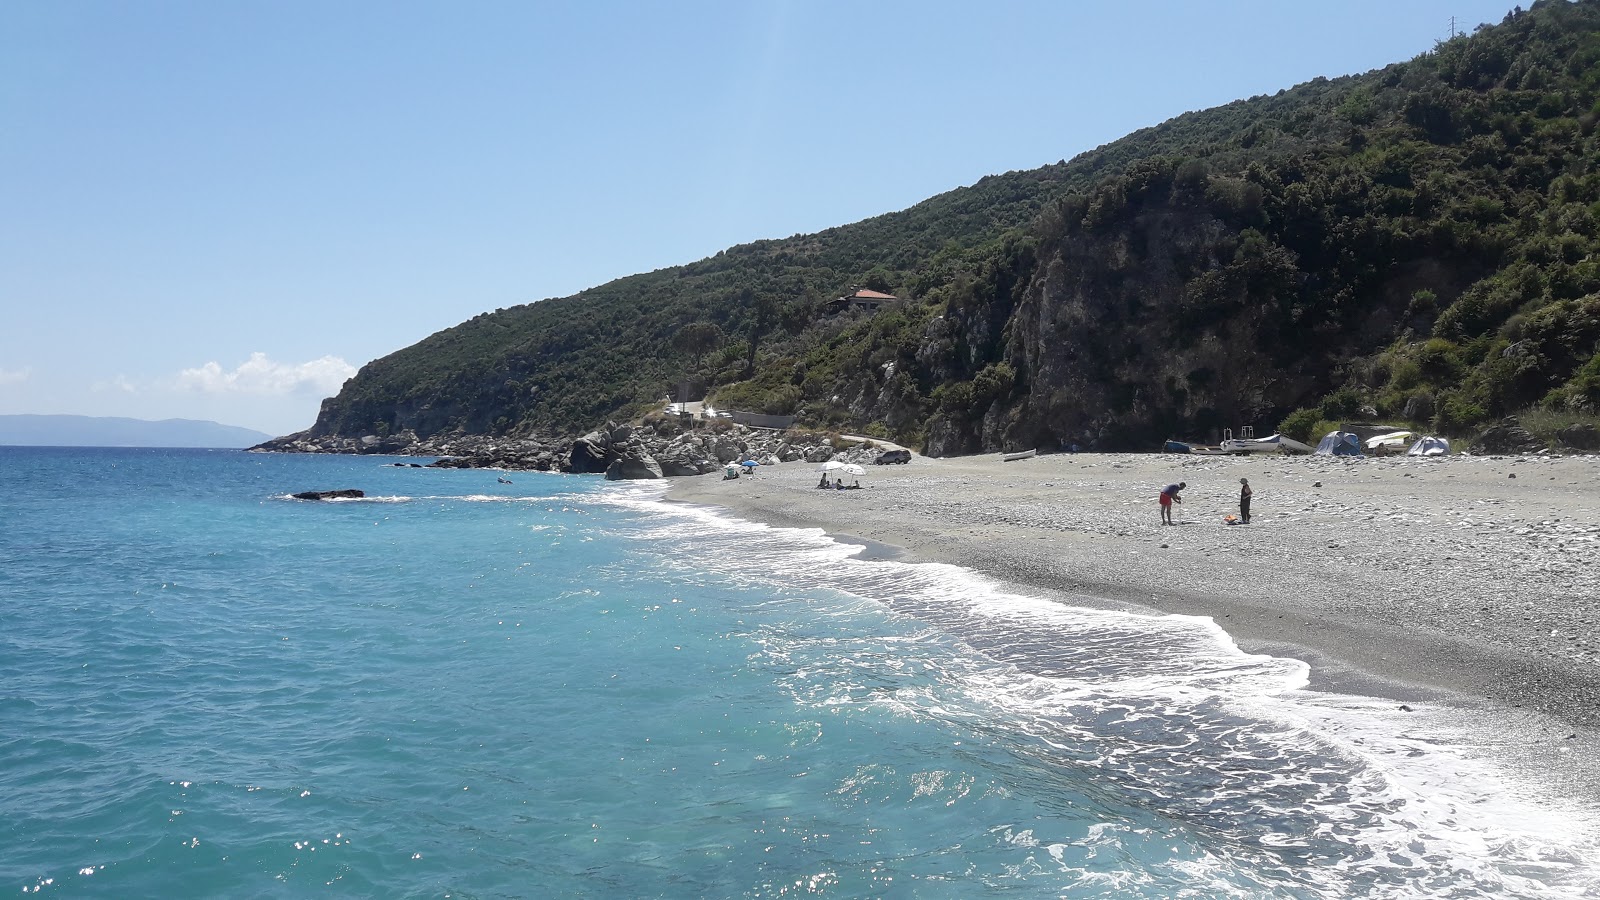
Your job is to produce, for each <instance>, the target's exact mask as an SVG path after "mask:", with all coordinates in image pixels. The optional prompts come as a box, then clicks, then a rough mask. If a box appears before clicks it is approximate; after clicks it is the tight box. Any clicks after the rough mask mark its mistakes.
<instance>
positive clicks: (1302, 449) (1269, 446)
mask: <svg viewBox="0 0 1600 900" xmlns="http://www.w3.org/2000/svg"><path fill="white" fill-rule="evenodd" d="M1315 449H1316V448H1315V447H1313V446H1311V445H1310V444H1302V443H1300V442H1299V441H1297V440H1295V439H1294V438H1291V437H1284V436H1283V435H1281V434H1274V435H1271V436H1269V437H1264V438H1235V439H1234V440H1231V441H1223V442H1222V450H1223V452H1225V453H1233V454H1238V455H1243V456H1248V455H1250V454H1252V453H1311V452H1312V451H1314V450H1315Z"/></svg>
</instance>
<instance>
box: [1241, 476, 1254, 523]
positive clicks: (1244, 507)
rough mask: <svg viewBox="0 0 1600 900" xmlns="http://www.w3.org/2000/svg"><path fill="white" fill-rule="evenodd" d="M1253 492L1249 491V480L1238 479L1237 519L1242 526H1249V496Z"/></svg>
mask: <svg viewBox="0 0 1600 900" xmlns="http://www.w3.org/2000/svg"><path fill="white" fill-rule="evenodd" d="M1254 493H1255V492H1254V491H1252V490H1250V479H1248V478H1241V479H1239V519H1240V521H1242V522H1244V524H1246V525H1249V524H1250V495H1251V494H1254Z"/></svg>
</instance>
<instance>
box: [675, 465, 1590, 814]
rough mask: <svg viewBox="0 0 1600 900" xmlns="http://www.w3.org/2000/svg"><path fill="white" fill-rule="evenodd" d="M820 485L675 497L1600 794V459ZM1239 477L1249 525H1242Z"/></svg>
mask: <svg viewBox="0 0 1600 900" xmlns="http://www.w3.org/2000/svg"><path fill="white" fill-rule="evenodd" d="M817 469H818V466H816V465H815V464H806V463H787V464H782V465H776V466H764V467H762V468H761V469H760V474H759V475H757V476H755V477H753V478H740V479H736V480H726V481H725V480H722V479H721V477H720V476H718V475H706V476H699V477H693V478H677V479H672V480H671V484H670V487H669V491H668V497H669V499H672V500H675V501H682V502H688V503H696V504H704V505H710V506H717V507H722V508H724V509H726V510H728V511H729V512H730V513H731V514H733V515H735V516H737V517H739V518H742V519H747V520H751V521H758V522H765V523H768V524H771V525H776V526H788V527H802V528H820V529H822V530H823V531H825V532H827V533H828V534H830V535H832V536H834V537H835V538H836V539H839V540H843V541H854V542H859V543H863V544H866V545H867V550H866V551H864V552H867V553H878V554H892V555H896V556H898V557H900V558H902V559H906V560H907V561H929V562H945V563H953V564H956V565H960V566H964V567H967V568H971V569H974V570H976V571H978V572H981V573H984V574H986V575H989V576H991V577H993V578H995V579H998V580H1000V581H1002V582H1005V583H1007V584H1010V585H1014V586H1017V587H1020V588H1025V589H1028V590H1032V591H1035V592H1038V593H1041V594H1044V595H1047V596H1051V597H1053V598H1056V599H1059V600H1061V601H1062V602H1066V603H1072V604H1076V605H1087V606H1100V607H1112V608H1119V609H1124V610H1128V611H1134V612H1143V613H1148V614H1151V615H1161V614H1182V615H1196V616H1208V617H1211V618H1212V619H1214V620H1215V621H1216V622H1217V624H1219V625H1220V626H1221V627H1222V628H1223V629H1224V630H1225V631H1227V632H1228V634H1229V635H1230V636H1231V637H1232V638H1233V639H1234V641H1235V642H1236V643H1237V644H1238V645H1239V647H1240V648H1241V649H1243V650H1245V651H1246V652H1252V653H1270V654H1273V655H1278V656H1291V657H1294V658H1298V659H1302V660H1305V661H1306V662H1308V663H1309V664H1310V666H1311V682H1310V685H1309V688H1310V689H1312V690H1323V691H1330V692H1338V693H1350V694H1361V695H1368V696H1378V697H1387V698H1392V699H1393V700H1394V702H1396V703H1397V704H1402V705H1406V707H1407V708H1408V709H1409V708H1411V707H1412V706H1413V705H1414V706H1417V707H1419V708H1420V707H1421V706H1422V705H1424V704H1426V705H1429V706H1432V707H1447V708H1449V709H1452V710H1455V711H1457V712H1458V713H1460V714H1461V715H1462V716H1464V717H1466V718H1467V719H1469V720H1471V721H1474V722H1476V723H1478V725H1479V726H1480V729H1479V730H1480V731H1482V732H1483V734H1484V741H1485V743H1486V744H1491V745H1493V746H1492V747H1491V748H1490V749H1491V751H1492V752H1494V753H1496V754H1498V755H1500V756H1502V757H1505V758H1507V759H1508V760H1509V761H1510V762H1511V763H1512V764H1514V765H1516V766H1518V767H1520V768H1524V769H1527V770H1530V771H1533V772H1536V773H1539V776H1540V778H1542V779H1544V780H1547V781H1560V782H1561V783H1563V784H1565V785H1568V786H1569V787H1577V788H1579V789H1581V790H1582V792H1583V793H1585V794H1587V795H1589V797H1590V798H1591V799H1592V798H1593V797H1595V796H1597V795H1600V791H1597V790H1596V779H1595V777H1594V776H1593V775H1592V774H1591V773H1592V772H1593V771H1594V770H1595V769H1596V767H1595V766H1594V765H1593V763H1594V762H1596V761H1597V760H1600V728H1597V726H1600V517H1597V516H1596V504H1597V502H1600V456H1594V455H1590V456H1566V457H1547V456H1518V457H1491V456H1484V457H1478V456H1452V457H1447V458H1435V459H1417V458H1408V457H1384V458H1365V459H1342V458H1333V457H1304V456H1302V457H1277V456H1271V457H1262V456H1257V457H1215V456H1184V455H1167V454H1162V455H1154V454H1053V455H1044V456H1037V457H1034V458H1031V459H1025V460H1018V461H1011V462H1007V461H1003V460H1002V458H1001V457H1000V456H999V455H986V456H974V457H959V458H949V459H928V458H924V457H915V458H914V459H913V460H912V462H911V463H909V464H907V465H891V466H867V475H866V476H865V477H863V478H861V479H860V481H861V483H862V485H863V489H862V490H846V491H836V490H822V489H818V488H817V487H816V483H817ZM1241 478H1247V479H1249V482H1250V485H1251V487H1252V489H1253V491H1254V501H1253V509H1252V521H1251V524H1249V525H1242V524H1229V522H1228V521H1227V517H1228V516H1230V515H1233V516H1237V514H1238V494H1239V480H1240V479H1241ZM1179 481H1182V482H1186V483H1187V484H1188V487H1187V488H1186V489H1185V490H1184V491H1183V494H1182V498H1183V502H1182V504H1181V505H1179V506H1177V507H1175V516H1174V518H1175V522H1176V524H1175V525H1173V526H1163V525H1162V524H1161V523H1160V517H1159V507H1158V505H1157V501H1156V496H1157V493H1158V492H1159V491H1160V489H1161V488H1162V487H1163V486H1164V485H1166V484H1169V483H1175V482H1179Z"/></svg>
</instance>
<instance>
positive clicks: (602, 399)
mask: <svg viewBox="0 0 1600 900" xmlns="http://www.w3.org/2000/svg"><path fill="white" fill-rule="evenodd" d="M1597 119H1600V0H1581V2H1576V3H1567V2H1561V0H1546V2H1541V3H1537V4H1534V6H1533V8H1532V9H1531V10H1529V11H1526V12H1521V11H1514V12H1513V13H1512V14H1510V15H1508V16H1507V17H1506V20H1505V21H1504V22H1502V23H1501V24H1499V25H1497V26H1494V27H1491V28H1485V29H1481V30H1480V31H1479V32H1478V33H1476V34H1473V35H1470V36H1463V37H1459V38H1456V39H1453V40H1451V41H1448V42H1445V43H1442V44H1440V45H1439V46H1438V47H1437V48H1435V50H1434V51H1433V52H1430V53H1427V54H1424V55H1423V56H1420V57H1418V58H1417V59H1415V60H1412V61H1410V62H1406V63H1400V64H1396V65H1392V66H1389V67H1387V68H1385V69H1383V70H1380V71H1376V72H1372V73H1368V74H1366V75H1361V76H1354V77H1348V78H1340V79H1334V80H1328V79H1318V80H1315V81H1312V82H1310V83H1307V84H1303V85H1300V86H1298V87H1295V88H1292V89H1289V90H1285V91H1282V92H1279V93H1278V94H1276V95H1274V96H1270V97H1268V96H1264V97H1256V98H1252V99H1249V100H1242V101H1238V102H1235V103H1231V104H1229V105H1227V106H1223V107H1219V108H1216V109H1212V110H1206V111H1203V112H1197V113H1190V114H1187V115H1184V116H1180V117H1178V118H1176V119H1173V120H1171V121H1168V122H1165V123H1163V124H1161V125H1158V126H1156V127H1153V128H1149V129H1145V130H1143V131H1140V132H1136V133H1134V134H1132V135H1129V136H1128V137H1126V138H1123V139H1122V140H1119V141H1116V142H1114V143H1112V144H1108V145H1106V146H1105V147H1102V148H1099V149H1098V150H1095V151H1092V152H1090V153H1086V154H1083V155H1081V156H1079V157H1077V158H1075V159H1073V160H1071V161H1070V162H1065V163H1058V164H1055V165H1050V166H1046V167H1043V168H1041V169H1037V170H1033V171H1029V172H1012V173H1008V174H1005V175H999V176H993V177H989V178H985V179H983V180H981V181H979V182H978V183H977V184H975V185H973V186H971V187H967V188H961V189H958V190H954V191H951V192H949V193H946V194H942V195H940V196H938V197H934V198H932V199H930V200H928V201H926V202H924V203H921V204H918V205H917V206H914V207H912V208H910V209H908V210H904V211H902V212H898V213H891V214H888V215H884V216H879V217H876V218H873V219H869V220H866V221H864V222H859V223H856V224H854V225H848V226H843V227H840V228H834V229H830V230H828V231H824V232H820V233H818V234H814V235H802V236H796V237H792V238H788V239H784V240H771V241H759V242H756V243H753V244H746V245H741V246H738V247H734V248H731V249H729V250H727V251H724V252H723V253H719V254H717V255H716V256H715V257H712V258H710V259H705V260H701V261H699V262H696V263H692V264H689V265H686V266H681V267H676V268H671V269H663V270H661V271H657V272H652V273H649V274H644V275H636V276H632V277H629V278H624V279H620V280H618V281H614V282H611V283H609V284H606V285H602V286H600V287H597V288H594V289H592V290H589V291H584V292H583V293H581V294H579V295H576V296H573V297H567V298H561V299H554V300H546V301H543V302H540V303H535V304H529V305H526V306H521V307H516V308H513V309H507V310H500V311H497V312H495V313H492V314H484V315H481V316H478V317H476V318H474V319H473V320H471V321H469V322H465V323H462V324H461V325H459V326H456V327H455V328H451V329H448V330H446V331H443V332H440V333H438V334H436V335H433V336H431V337H429V338H427V339H425V340H423V341H421V342H420V343H418V344H416V345H414V346H412V347H408V348H406V349H405V350H401V351H399V352H397V353H394V354H391V355H390V356H387V357H385V358H383V359H380V360H377V361H374V362H373V363H371V364H369V365H367V366H366V367H364V368H363V369H362V370H361V372H360V373H359V374H358V375H357V376H356V377H355V378H353V379H351V381H350V382H348V383H347V384H346V386H345V388H344V389H343V390H342V391H341V392H340V394H339V395H338V396H337V397H335V398H332V399H330V400H328V401H326V402H325V404H324V407H323V410H322V414H321V415H320V416H319V418H318V421H317V424H316V426H315V428H314V429H313V434H315V435H344V436H358V435H361V434H373V433H377V434H383V433H388V432H394V431H400V430H405V429H411V430H415V431H416V432H417V433H418V434H419V435H420V436H423V437H427V436H431V435H435V434H439V433H444V432H452V431H460V432H466V433H487V434H513V435H515V434H527V433H531V432H535V431H537V432H540V433H547V434H548V433H575V432H579V431H583V430H586V429H587V428H589V427H591V426H592V425H594V424H595V423H597V422H599V421H601V420H603V419H605V418H608V417H610V418H624V417H628V416H630V415H633V414H636V413H638V412H641V411H643V410H645V409H646V408H648V407H650V406H652V405H654V404H655V403H656V402H658V401H659V399H660V398H661V397H662V396H663V395H664V394H665V393H666V392H667V391H668V390H669V387H670V386H672V385H676V384H678V383H680V382H682V381H683V380H685V379H686V378H687V379H690V380H691V382H692V384H691V392H693V393H698V391H697V390H696V389H697V388H703V389H708V390H709V391H710V392H711V396H712V399H713V401H714V402H717V403H719V404H720V405H724V406H734V407H739V408H748V409H754V410H758V411H766V412H775V413H793V414H796V415H798V416H800V418H801V421H802V422H803V423H806V424H810V425H815V426H821V427H838V428H850V429H856V430H865V431H868V432H872V433H878V434H882V435H884V436H890V437H894V438H896V439H898V440H901V441H902V442H907V443H912V444H915V445H918V446H923V447H926V449H927V450H928V451H929V452H931V453H935V454H953V453H964V452H978V451H983V450H995V449H1002V448H1007V449H1009V448H1017V447H1031V446H1055V445H1057V444H1061V443H1069V442H1070V443H1078V444H1080V445H1083V446H1085V447H1094V448H1099V449H1137V448H1145V447H1149V446H1151V445H1152V444H1153V443H1155V442H1159V441H1160V440H1161V439H1162V438H1164V437H1168V436H1194V437H1206V436H1209V435H1211V434H1214V433H1215V432H1216V431H1217V430H1218V429H1220V428H1222V427H1232V426H1238V425H1244V424H1253V425H1255V426H1256V427H1257V428H1262V429H1271V428H1272V427H1274V426H1275V425H1277V424H1278V423H1279V422H1280V421H1283V422H1284V423H1285V427H1286V429H1288V430H1291V431H1292V432H1294V433H1297V434H1300V435H1302V436H1305V435H1309V434H1311V433H1312V432H1313V431H1314V430H1315V429H1317V428H1318V427H1321V426H1320V425H1319V422H1320V421H1322V420H1330V421H1337V420H1339V419H1341V418H1351V417H1372V416H1376V417H1382V418H1384V419H1387V420H1393V421H1405V422H1410V423H1414V424H1416V425H1418V426H1421V427H1427V428H1429V429H1433V430H1440V431H1444V432H1446V433H1453V434H1459V433H1464V432H1467V431H1470V430H1472V429H1474V428H1476V427H1479V426H1481V425H1483V424H1485V423H1487V422H1489V421H1491V420H1494V419H1497V418H1499V417H1501V416H1504V415H1507V414H1510V413H1515V412H1520V411H1523V410H1526V409H1530V408H1532V409H1535V410H1537V411H1538V414H1539V415H1542V416H1544V417H1546V418H1547V419H1549V420H1551V421H1560V420H1562V419H1563V418H1565V419H1572V418H1582V417H1585V416H1589V417H1592V416H1593V415H1594V412H1595V409H1596V405H1597V404H1600V355H1597V344H1600V255H1597V253H1596V251H1597V250H1600V171H1597V170H1596V162H1597V147H1596V136H1595V134H1594V132H1595V124H1596V121H1597ZM856 287H866V288H872V289H875V290H881V291H887V292H891V293H894V294H896V295H897V296H900V297H902V298H906V299H905V300H904V302H902V303H901V304H899V305H897V306H895V307H892V308H890V309H888V310H885V311H881V312H877V313H876V314H869V313H865V312H851V311H842V312H838V311H833V310H832V309H831V308H830V307H829V305H828V301H830V300H832V299H833V298H835V297H838V296H840V295H842V294H844V293H846V292H848V291H849V290H851V289H853V288H856Z"/></svg>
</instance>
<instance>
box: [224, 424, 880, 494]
mask: <svg viewBox="0 0 1600 900" xmlns="http://www.w3.org/2000/svg"><path fill="white" fill-rule="evenodd" d="M368 438H371V440H368ZM374 448H382V449H381V450H379V449H374ZM250 449H251V451H253V452H277V453H377V452H383V453H390V454H394V455H403V456H436V457H439V459H438V460H437V461H436V462H432V463H429V464H428V466H429V467H430V468H441V469H511V470H522V471H540V472H570V473H575V474H604V475H605V477H606V478H607V479H608V480H612V481H615V480H631V479H651V478H670V477H680V476H688V475H705V474H708V473H711V472H716V471H718V470H720V469H721V468H722V467H723V465H724V464H726V463H732V462H743V461H744V460H747V459H754V460H758V461H760V462H763V463H768V462H794V461H797V460H805V461H807V462H814V463H821V462H827V461H828V460H829V459H832V458H833V457H834V455H835V450H834V448H833V446H832V445H831V444H830V443H829V442H828V440H827V438H826V436H824V435H820V434H812V433H802V432H775V431H765V430H760V429H754V428H747V427H745V426H742V425H732V424H726V425H723V424H719V425H715V426H712V427H709V428H684V427H682V426H680V425H678V424H677V423H675V422H671V421H667V422H659V423H656V424H654V425H650V424H645V425H629V424H617V423H615V422H607V423H606V425H605V426H604V427H602V428H597V429H595V430H594V431H591V432H589V433H588V434H585V435H584V436H582V437H580V438H577V439H575V440H569V441H562V440H559V439H541V438H507V437H489V436H485V435H440V436H435V437H433V438H429V439H427V440H418V439H417V438H416V435H415V434H413V433H412V432H402V433H400V434H398V435H393V436H386V437H381V438H380V437H378V436H376V435H367V436H364V437H361V438H347V437H335V436H324V437H314V436H312V434H311V433H310V432H305V431H303V432H299V433H297V434H291V435H287V436H285V437H280V438H274V439H273V440H270V441H267V442H266V443H264V444H259V445H257V446H255V447H251V448H250ZM852 453H853V455H852V456H851V458H850V461H852V462H865V461H870V460H871V459H873V458H875V457H876V456H877V454H878V451H876V450H865V449H863V450H861V451H852ZM856 456H859V457H861V458H860V459H857V458H855V457H856ZM396 465H401V464H399V463H397V464H396ZM413 465H415V464H413Z"/></svg>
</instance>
